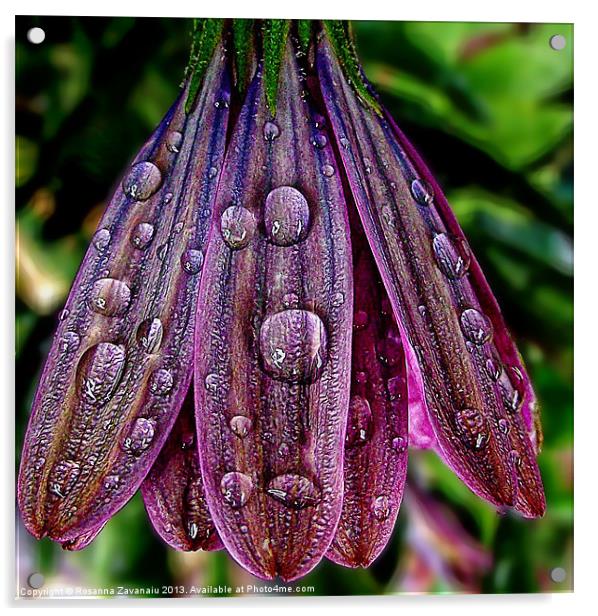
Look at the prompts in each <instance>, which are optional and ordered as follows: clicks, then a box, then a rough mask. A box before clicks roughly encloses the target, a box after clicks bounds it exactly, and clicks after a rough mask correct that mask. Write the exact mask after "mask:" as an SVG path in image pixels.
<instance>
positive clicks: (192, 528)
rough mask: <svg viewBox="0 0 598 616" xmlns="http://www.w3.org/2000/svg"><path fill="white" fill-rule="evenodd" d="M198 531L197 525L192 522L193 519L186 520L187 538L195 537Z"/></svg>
mask: <svg viewBox="0 0 598 616" xmlns="http://www.w3.org/2000/svg"><path fill="white" fill-rule="evenodd" d="M198 531H199V527H198V526H197V523H196V522H194V521H193V520H188V521H187V535H188V536H189V539H195V538H196V537H197V533H198Z"/></svg>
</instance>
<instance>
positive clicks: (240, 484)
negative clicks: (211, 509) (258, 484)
mask: <svg viewBox="0 0 598 616" xmlns="http://www.w3.org/2000/svg"><path fill="white" fill-rule="evenodd" d="M220 493H221V494H222V498H223V499H224V501H225V502H226V503H227V504H228V505H230V506H231V507H232V508H233V509H240V508H241V507H243V506H244V505H245V504H246V503H247V501H248V500H249V498H250V497H251V495H252V493H253V482H252V481H251V478H250V477H249V476H248V475H245V473H240V472H238V471H233V472H230V473H226V474H225V475H224V476H223V477H222V480H221V481H220Z"/></svg>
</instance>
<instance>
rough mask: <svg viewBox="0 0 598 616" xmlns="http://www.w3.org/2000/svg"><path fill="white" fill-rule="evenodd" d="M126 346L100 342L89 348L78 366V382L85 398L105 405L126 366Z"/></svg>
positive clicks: (96, 403)
mask: <svg viewBox="0 0 598 616" xmlns="http://www.w3.org/2000/svg"><path fill="white" fill-rule="evenodd" d="M125 357H126V354H125V348H124V347H123V346H120V345H116V344H112V343H110V342H100V343H99V344H97V345H95V346H93V347H91V348H89V349H87V351H85V353H83V355H82V356H81V359H80V361H79V364H78V366H77V384H78V389H79V392H80V394H81V396H82V397H83V400H84V401H85V402H87V403H88V404H94V405H98V406H99V405H103V404H105V403H106V402H108V400H109V399H110V397H111V396H112V394H113V393H114V390H115V389H116V388H117V386H118V383H119V382H120V379H121V377H122V373H123V370H124V367H125Z"/></svg>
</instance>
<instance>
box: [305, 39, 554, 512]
mask: <svg viewBox="0 0 598 616" xmlns="http://www.w3.org/2000/svg"><path fill="white" fill-rule="evenodd" d="M317 68H318V75H319V81H320V87H321V89H322V95H323V99H324V101H325V104H326V107H327V110H328V113H329V116H330V120H331V123H332V126H333V129H334V133H335V136H336V138H337V141H338V145H339V151H340V154H341V157H342V160H343V165H344V168H345V171H346V173H347V176H348V179H349V182H350V185H351V191H352V193H353V195H354V197H355V200H356V202H357V206H358V210H359V213H360V216H361V219H362V222H363V225H364V228H365V231H366V234H367V236H368V239H369V242H370V245H371V247H372V251H373V253H374V256H375V258H376V262H377V264H378V267H379V270H380V273H381V275H382V278H383V280H384V284H385V286H386V288H387V291H388V294H389V296H390V298H391V301H392V304H393V309H394V312H395V314H396V316H397V319H398V322H399V327H400V328H401V336H402V339H403V342H404V344H405V347H406V348H407V351H406V352H407V355H408V358H409V362H408V363H409V365H410V366H412V361H411V358H414V359H416V360H417V364H418V367H419V369H420V375H421V379H422V385H423V391H424V393H425V398H426V406H427V412H428V416H429V418H430V423H431V425H432V427H433V429H434V433H435V437H436V440H437V443H438V448H439V451H440V452H441V455H442V456H443V458H444V459H445V461H446V462H447V464H448V465H449V466H450V467H451V468H452V469H453V470H454V471H455V472H456V473H457V474H458V475H459V476H460V477H461V479H462V480H463V481H464V482H465V483H466V484H467V485H468V486H469V487H470V488H471V489H472V490H473V491H475V492H476V493H477V494H479V495H480V496H482V497H484V498H486V499H487V500H489V501H491V502H492V503H494V504H496V505H497V506H499V507H502V506H512V507H514V508H516V509H517V510H518V511H520V512H521V513H522V514H523V515H524V516H528V517H535V516H539V515H542V514H543V512H544V508H545V500H544V493H543V488H542V482H541V479H540V475H539V471H538V467H537V463H536V459H535V453H536V452H535V448H534V441H535V432H534V426H533V421H532V415H533V408H534V405H535V400H534V397H533V392H532V390H531V385H530V382H529V378H528V377H527V375H526V374H525V371H524V368H523V365H522V363H521V360H520V358H519V356H518V354H517V350H516V348H515V346H514V345H513V342H512V341H511V338H510V336H509V334H508V332H507V330H506V327H505V324H504V322H503V319H502V317H501V315H500V311H499V309H498V306H497V304H496V300H495V299H494V297H493V295H492V292H491V291H490V289H489V287H488V285H487V283H486V281H485V279H484V277H483V275H482V273H481V271H480V269H479V266H478V264H477V262H476V260H475V258H474V257H473V255H471V253H470V251H469V247H468V246H467V243H466V240H465V238H464V237H463V234H462V232H461V231H460V229H459V226H458V224H457V222H456V220H455V218H454V216H453V214H452V213H451V211H450V208H449V206H448V204H447V202H446V199H445V198H444V196H443V195H442V192H441V191H440V188H439V186H438V185H437V184H436V183H435V181H434V180H433V178H432V177H431V175H430V173H429V171H428V170H427V168H426V167H425V165H424V164H423V162H422V161H421V159H420V158H419V157H418V156H417V155H416V153H415V152H414V150H413V148H412V147H411V146H410V145H409V144H408V143H407V140H406V139H405V138H404V136H403V135H402V134H401V133H400V131H399V130H398V129H397V127H396V126H395V125H394V124H393V123H392V121H391V120H390V119H389V118H388V117H386V116H379V115H377V114H376V113H374V112H373V111H371V110H370V109H368V108H367V107H366V106H364V105H362V104H361V103H360V102H359V101H358V99H357V97H356V95H355V93H354V91H353V89H352V87H351V86H350V84H348V83H347V81H346V79H345V78H344V76H343V73H342V70H341V68H340V66H339V64H338V61H337V60H336V59H335V57H334V55H333V53H332V51H331V48H330V46H329V44H328V42H327V40H326V39H323V40H322V41H321V43H320V46H319V49H318V54H317ZM408 347H411V348H410V349H409V348H408ZM410 381H411V377H410Z"/></svg>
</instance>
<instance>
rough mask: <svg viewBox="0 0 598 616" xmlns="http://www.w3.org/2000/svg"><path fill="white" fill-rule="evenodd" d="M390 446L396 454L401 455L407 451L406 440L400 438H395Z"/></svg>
mask: <svg viewBox="0 0 598 616" xmlns="http://www.w3.org/2000/svg"><path fill="white" fill-rule="evenodd" d="M390 445H391V447H392V448H393V450H394V451H396V452H397V453H403V452H404V451H405V450H406V449H407V439H405V438H403V437H402V436H395V437H394V438H393V439H392V441H391V442H390Z"/></svg>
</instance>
